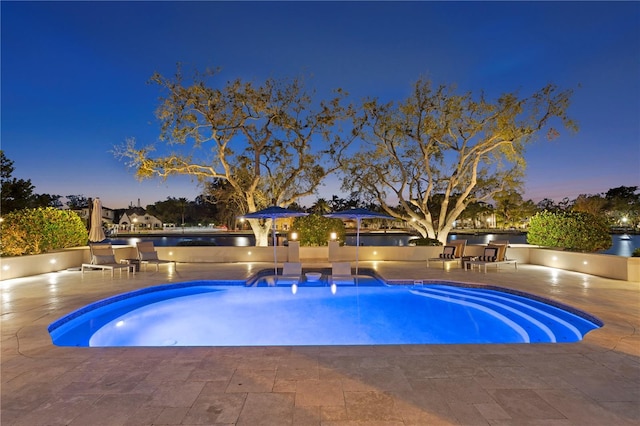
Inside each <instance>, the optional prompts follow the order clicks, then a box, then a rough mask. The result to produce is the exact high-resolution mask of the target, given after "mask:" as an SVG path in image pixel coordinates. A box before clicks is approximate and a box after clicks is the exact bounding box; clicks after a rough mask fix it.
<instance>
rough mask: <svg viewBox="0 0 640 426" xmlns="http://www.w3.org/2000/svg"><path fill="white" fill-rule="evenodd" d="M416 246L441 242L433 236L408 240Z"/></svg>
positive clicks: (437, 244) (438, 244)
mask: <svg viewBox="0 0 640 426" xmlns="http://www.w3.org/2000/svg"><path fill="white" fill-rule="evenodd" d="M410 243H411V244H413V245H416V246H441V245H442V243H441V242H440V241H438V240H436V239H434V238H416V239H413V240H411V241H410Z"/></svg>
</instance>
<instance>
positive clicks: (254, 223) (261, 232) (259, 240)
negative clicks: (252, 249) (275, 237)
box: [249, 219, 271, 247]
mask: <svg viewBox="0 0 640 426" xmlns="http://www.w3.org/2000/svg"><path fill="white" fill-rule="evenodd" d="M249 225H250V226H251V230H252V231H253V235H254V236H255V237H256V246H257V247H267V246H268V245H269V238H271V219H267V220H265V221H264V223H263V224H262V225H261V224H260V220H259V219H249Z"/></svg>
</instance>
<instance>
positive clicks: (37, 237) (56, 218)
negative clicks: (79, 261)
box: [0, 207, 89, 256]
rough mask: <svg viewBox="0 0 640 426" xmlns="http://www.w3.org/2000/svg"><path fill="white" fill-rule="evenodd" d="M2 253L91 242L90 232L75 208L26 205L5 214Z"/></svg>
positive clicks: (32, 251)
mask: <svg viewBox="0 0 640 426" xmlns="http://www.w3.org/2000/svg"><path fill="white" fill-rule="evenodd" d="M0 236H1V239H0V255H2V256H22V255H28V254H39V253H46V252H48V251H51V250H59V249H63V248H68V247H78V246H83V245H86V244H87V241H88V239H89V234H88V232H87V228H86V227H85V224H84V222H83V221H82V219H81V218H80V216H78V215H77V214H76V213H75V212H72V211H70V210H59V209H55V208H53V207H40V208H37V209H23V210H16V211H13V212H11V213H8V214H6V215H4V216H3V217H2V224H1V225H0Z"/></svg>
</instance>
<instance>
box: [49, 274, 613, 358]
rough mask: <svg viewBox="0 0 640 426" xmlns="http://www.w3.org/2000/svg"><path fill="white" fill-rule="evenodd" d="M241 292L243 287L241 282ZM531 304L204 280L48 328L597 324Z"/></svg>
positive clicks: (422, 340)
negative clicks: (250, 285) (246, 284)
mask: <svg viewBox="0 0 640 426" xmlns="http://www.w3.org/2000/svg"><path fill="white" fill-rule="evenodd" d="M242 284H244V283H242ZM586 318H588V316H581V315H576V314H574V313H571V312H569V311H567V310H564V309H560V308H557V307H554V306H551V305H549V304H545V303H542V302H539V301H536V300H533V299H530V298H527V297H522V296H519V295H515V294H511V293H505V292H501V291H496V290H489V289H483V288H468V287H458V286H452V285H419V286H401V285H394V286H387V285H383V284H380V283H379V282H376V281H373V280H369V281H366V280H365V281H363V282H359V285H358V286H340V287H338V288H337V289H336V288H334V289H333V291H331V288H330V287H328V286H324V285H316V286H305V285H304V284H303V285H300V286H298V287H297V289H296V291H292V288H291V286H288V285H287V286H274V287H268V286H260V285H258V286H254V287H247V286H245V285H238V283H223V282H215V281H214V282H211V281H201V282H192V283H183V284H177V285H176V284H174V285H166V286H160V287H152V288H148V289H143V290H139V291H136V292H133V293H128V294H124V295H120V296H116V297H114V298H111V299H107V300H104V301H100V302H97V303H95V304H93V305H89V306H87V307H85V308H83V309H81V310H78V311H76V312H73V313H71V314H69V315H68V316H66V317H64V318H61V319H60V320H58V321H56V322H54V323H53V324H51V326H49V332H50V334H51V337H52V340H53V342H54V344H56V345H59V346H300V345H386V344H447V343H544V342H576V341H579V340H581V339H582V337H583V336H584V335H585V334H586V333H588V332H589V331H591V330H593V329H595V328H598V327H599V326H601V323H600V324H597V322H598V320H597V319H595V318H592V320H593V321H591V320H589V319H586Z"/></svg>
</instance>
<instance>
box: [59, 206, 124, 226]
mask: <svg viewBox="0 0 640 426" xmlns="http://www.w3.org/2000/svg"><path fill="white" fill-rule="evenodd" d="M70 210H71V211H73V212H76V213H77V214H78V216H80V218H82V220H83V221H84V223H89V206H87V207H83V208H81V209H70ZM114 220H115V211H114V210H113V209H110V208H108V207H105V206H102V224H103V225H104V226H105V227H111V226H113V224H114Z"/></svg>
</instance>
